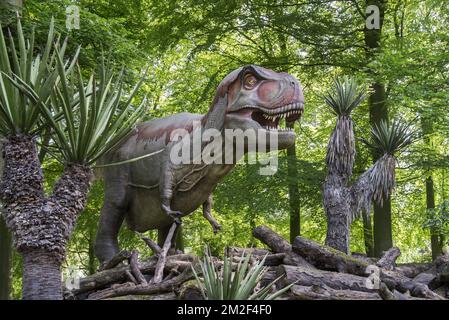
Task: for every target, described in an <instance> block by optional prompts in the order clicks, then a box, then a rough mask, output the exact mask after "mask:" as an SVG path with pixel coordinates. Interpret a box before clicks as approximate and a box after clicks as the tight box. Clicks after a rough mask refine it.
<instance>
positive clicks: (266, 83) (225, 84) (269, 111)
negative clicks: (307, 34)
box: [206, 65, 304, 149]
mask: <svg viewBox="0 0 449 320" xmlns="http://www.w3.org/2000/svg"><path fill="white" fill-rule="evenodd" d="M303 112H304V96H303V93H302V88H301V85H300V84H299V82H298V81H297V80H296V79H295V78H294V77H293V76H291V75H290V74H288V73H285V72H279V73H278V72H274V71H272V70H269V69H265V68H262V67H258V66H255V65H248V66H245V67H242V68H239V69H237V70H234V71H232V72H231V73H230V74H228V75H227V76H226V77H225V78H224V79H223V80H222V81H221V83H220V85H219V86H218V88H217V92H216V95H215V98H214V102H213V104H212V107H211V109H210V110H209V113H208V115H207V118H208V120H209V121H212V122H213V123H214V124H215V127H219V126H220V125H221V128H223V127H224V128H239V129H242V130H246V129H254V130H262V131H264V132H266V134H267V136H269V135H277V140H278V149H285V148H287V147H288V146H290V145H292V144H293V143H294V140H295V133H294V132H293V131H291V130H290V129H288V128H286V129H284V128H280V127H279V122H280V120H281V119H282V118H285V119H286V121H287V122H293V121H296V120H298V119H299V118H300V117H301V115H302V113H303ZM221 120H223V123H222V124H220V122H221ZM206 121H207V120H206ZM217 124H218V126H217ZM221 128H219V129H221Z"/></svg>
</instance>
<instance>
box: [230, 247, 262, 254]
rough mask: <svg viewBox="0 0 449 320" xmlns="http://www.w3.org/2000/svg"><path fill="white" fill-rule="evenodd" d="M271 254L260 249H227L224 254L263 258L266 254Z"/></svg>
mask: <svg viewBox="0 0 449 320" xmlns="http://www.w3.org/2000/svg"><path fill="white" fill-rule="evenodd" d="M270 253H271V252H270V251H268V250H267V249H262V248H240V247H227V248H226V254H228V255H235V256H243V255H247V254H251V255H253V256H264V255H266V254H270Z"/></svg>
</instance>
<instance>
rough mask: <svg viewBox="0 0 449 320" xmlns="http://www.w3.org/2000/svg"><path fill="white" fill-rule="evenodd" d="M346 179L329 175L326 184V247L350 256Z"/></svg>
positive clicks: (324, 187) (348, 202) (349, 210)
mask: <svg viewBox="0 0 449 320" xmlns="http://www.w3.org/2000/svg"><path fill="white" fill-rule="evenodd" d="M345 181H346V179H345V178H343V177H341V176H338V175H336V174H329V175H328V176H327V177H326V181H325V182H324V185H323V189H324V195H323V196H324V197H323V202H324V208H325V211H326V215H327V234H326V241H325V243H326V245H328V246H329V247H332V248H334V249H337V250H340V251H341V252H344V253H346V254H349V237H350V221H349V219H350V214H351V207H350V205H351V204H350V201H349V200H348V199H350V197H349V192H348V189H347V188H346V187H345V185H344V184H345Z"/></svg>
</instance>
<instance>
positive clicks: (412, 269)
mask: <svg viewBox="0 0 449 320" xmlns="http://www.w3.org/2000/svg"><path fill="white" fill-rule="evenodd" d="M432 266H433V264H432V263H400V264H397V265H396V269H395V270H396V271H397V272H399V273H401V274H403V275H404V276H406V277H408V278H414V277H416V276H417V275H418V274H420V273H422V272H425V271H427V270H429V269H430V268H432Z"/></svg>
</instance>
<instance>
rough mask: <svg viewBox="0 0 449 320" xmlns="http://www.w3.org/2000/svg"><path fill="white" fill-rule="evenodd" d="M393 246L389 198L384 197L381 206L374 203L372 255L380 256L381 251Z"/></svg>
mask: <svg viewBox="0 0 449 320" xmlns="http://www.w3.org/2000/svg"><path fill="white" fill-rule="evenodd" d="M392 246H393V235H392V229H391V198H390V197H388V198H387V199H384V202H383V206H380V205H378V204H376V203H374V255H375V256H376V257H381V256H382V252H384V251H387V250H388V249H390V248H391V247H392Z"/></svg>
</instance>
